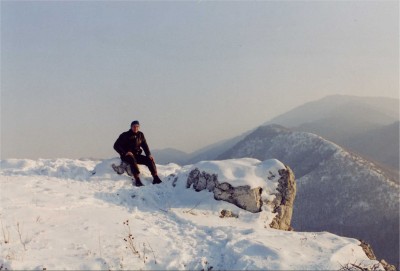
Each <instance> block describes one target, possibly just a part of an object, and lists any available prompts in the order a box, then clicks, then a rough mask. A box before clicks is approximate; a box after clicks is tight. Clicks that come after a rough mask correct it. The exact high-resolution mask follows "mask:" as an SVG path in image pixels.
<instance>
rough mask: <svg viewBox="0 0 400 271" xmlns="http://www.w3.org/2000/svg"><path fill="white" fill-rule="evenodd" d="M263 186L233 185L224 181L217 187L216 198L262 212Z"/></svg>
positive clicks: (248, 209)
mask: <svg viewBox="0 0 400 271" xmlns="http://www.w3.org/2000/svg"><path fill="white" fill-rule="evenodd" d="M261 193H262V188H261V187H256V188H250V186H248V185H245V186H237V187H233V186H232V185H230V184H229V183H222V184H219V185H217V186H216V187H215V189H214V198H215V199H216V200H224V201H227V202H229V203H233V204H235V205H236V206H238V207H240V208H242V209H245V210H247V211H249V212H252V213H258V212H261V206H262V201H261Z"/></svg>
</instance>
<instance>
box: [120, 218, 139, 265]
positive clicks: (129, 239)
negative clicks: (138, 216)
mask: <svg viewBox="0 0 400 271" xmlns="http://www.w3.org/2000/svg"><path fill="white" fill-rule="evenodd" d="M124 225H126V227H127V229H128V236H127V237H126V238H124V241H125V242H126V243H127V248H129V249H130V251H131V252H132V254H134V255H137V256H138V257H139V258H140V253H139V251H137V250H136V247H135V244H134V243H133V240H134V239H135V238H134V237H133V235H132V232H131V227H130V226H129V221H128V220H127V221H125V222H124Z"/></svg>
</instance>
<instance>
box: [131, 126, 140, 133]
mask: <svg viewBox="0 0 400 271" xmlns="http://www.w3.org/2000/svg"><path fill="white" fill-rule="evenodd" d="M131 128H132V132H134V133H137V132H138V131H139V128H140V125H137V124H135V125H132V127H131Z"/></svg>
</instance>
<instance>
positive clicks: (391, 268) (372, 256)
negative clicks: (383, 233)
mask: <svg viewBox="0 0 400 271" xmlns="http://www.w3.org/2000/svg"><path fill="white" fill-rule="evenodd" d="M360 242H361V244H360V246H361V248H362V249H363V250H364V252H365V254H366V255H367V257H368V259H370V260H377V258H376V256H375V253H374V251H373V249H372V247H371V245H370V244H368V243H367V242H365V241H364V240H360ZM379 263H380V264H381V265H382V266H383V268H385V270H386V271H396V267H395V266H394V265H391V264H389V263H387V262H386V261H385V260H384V259H382V260H380V261H379Z"/></svg>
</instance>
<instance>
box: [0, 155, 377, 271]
mask: <svg viewBox="0 0 400 271" xmlns="http://www.w3.org/2000/svg"><path fill="white" fill-rule="evenodd" d="M118 162H119V159H117V158H114V159H108V160H104V161H79V160H76V161H74V160H69V159H49V160H37V161H33V160H4V161H1V169H0V185H1V187H0V188H1V191H2V193H1V199H0V203H1V204H0V219H1V222H2V227H3V229H4V233H5V234H4V235H3V238H0V245H1V255H0V259H1V260H0V265H3V268H4V267H6V268H8V269H24V270H28V269H36V270H43V268H46V269H48V270H49V269H57V270H60V269H74V270H77V269H85V270H93V269H97V270H102V269H104V270H109V269H145V270H146V269H151V270H154V269H162V270H165V269H173V270H177V269H179V270H201V269H204V270H208V269H211V267H213V269H235V270H238V269H264V270H265V269H273V270H279V269H280V270H305V269H312V270H316V269H323V270H327V269H329V270H337V269H339V268H340V267H341V265H346V264H348V263H357V264H360V265H363V266H367V265H368V266H371V265H373V264H377V262H376V261H371V260H369V259H368V258H367V257H366V255H365V253H364V252H363V250H362V248H361V247H360V246H359V244H360V242H359V241H357V240H355V239H351V238H344V237H339V236H337V235H333V234H330V233H326V232H320V233H302V232H286V231H279V230H274V229H269V228H265V220H266V219H269V216H270V215H271V214H272V213H269V212H268V211H267V210H263V211H262V212H260V213H249V212H247V211H245V210H242V209H240V208H238V207H236V206H235V205H232V204H229V203H227V202H224V201H215V200H214V199H213V196H212V194H211V193H209V192H207V191H201V192H195V191H194V190H193V189H188V188H187V187H186V180H187V175H188V174H189V172H190V171H191V170H192V169H193V168H198V169H200V170H204V171H207V172H209V173H215V174H218V176H219V178H220V179H221V180H227V181H230V182H232V183H235V184H236V185H243V184H245V185H249V186H256V185H263V187H264V189H265V190H266V191H269V193H270V192H272V191H273V190H274V189H275V185H276V181H277V180H276V172H277V170H279V169H282V167H284V165H283V164H282V163H281V162H279V161H277V160H267V161H263V162H261V161H259V160H256V159H249V158H243V159H231V160H226V161H206V162H200V163H197V164H195V165H189V166H185V167H180V166H178V165H175V164H170V165H167V166H158V170H159V175H160V177H161V178H162V179H163V183H161V184H159V185H152V184H151V180H152V177H151V176H150V173H149V172H148V170H147V169H146V168H144V167H141V170H142V180H143V183H144V184H145V186H144V187H142V188H136V187H132V185H131V183H130V177H129V176H127V175H117V174H115V173H114V172H113V170H112V169H111V166H110V165H111V164H112V163H118ZM93 173H94V174H93ZM274 176H275V177H274ZM221 210H229V211H232V213H234V214H236V215H237V216H238V217H237V218H234V217H231V218H220V212H221ZM127 221H129V222H128V224H127V223H126V222H127ZM129 233H131V234H132V235H133V237H134V239H133V241H132V244H133V245H134V247H135V248H136V249H137V251H138V253H136V254H135V253H133V252H132V250H130V249H129V245H128V246H127V241H125V240H126V238H127V237H128V236H129ZM124 239H125V240H124ZM126 247H128V248H126ZM49 255H50V257H49Z"/></svg>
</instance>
